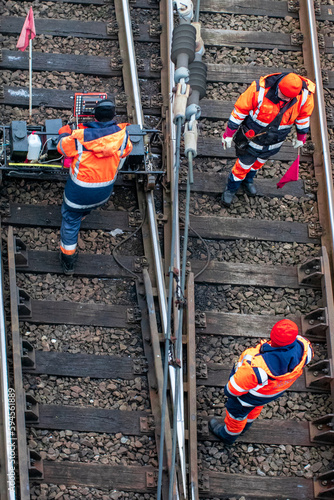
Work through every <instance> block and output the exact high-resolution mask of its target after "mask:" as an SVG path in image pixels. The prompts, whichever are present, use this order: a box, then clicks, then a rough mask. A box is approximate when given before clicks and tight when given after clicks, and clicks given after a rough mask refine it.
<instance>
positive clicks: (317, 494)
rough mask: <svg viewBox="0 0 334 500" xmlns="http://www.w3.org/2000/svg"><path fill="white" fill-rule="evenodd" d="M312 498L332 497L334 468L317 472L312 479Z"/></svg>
mask: <svg viewBox="0 0 334 500" xmlns="http://www.w3.org/2000/svg"><path fill="white" fill-rule="evenodd" d="M313 489H314V498H334V470H333V469H332V470H329V471H326V472H323V473H322V474H319V475H318V477H316V478H314V479H313Z"/></svg>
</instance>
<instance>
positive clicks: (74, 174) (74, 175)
mask: <svg viewBox="0 0 334 500" xmlns="http://www.w3.org/2000/svg"><path fill="white" fill-rule="evenodd" d="M75 142H76V145H77V150H78V158H77V161H76V162H75V164H74V172H72V171H71V179H72V180H73V181H74V182H75V181H76V178H77V176H78V174H79V167H80V162H81V157H82V153H83V146H82V144H81V142H79V141H78V140H77V139H75Z"/></svg>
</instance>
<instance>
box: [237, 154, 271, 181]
mask: <svg viewBox="0 0 334 500" xmlns="http://www.w3.org/2000/svg"><path fill="white" fill-rule="evenodd" d="M265 162H266V160H263V159H262V158H257V159H256V160H255V161H254V162H253V163H251V164H250V165H247V164H245V163H243V162H242V161H241V160H240V159H239V158H237V161H236V162H235V164H234V166H233V168H232V175H233V179H234V181H243V180H244V179H245V177H246V175H247V174H248V172H250V171H251V170H260V168H262V167H263V165H264V164H265Z"/></svg>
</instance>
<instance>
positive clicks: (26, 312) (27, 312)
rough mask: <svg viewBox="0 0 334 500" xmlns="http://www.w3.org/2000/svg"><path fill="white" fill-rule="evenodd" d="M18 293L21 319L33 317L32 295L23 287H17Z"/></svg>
mask: <svg viewBox="0 0 334 500" xmlns="http://www.w3.org/2000/svg"><path fill="white" fill-rule="evenodd" d="M17 294H18V301H17V302H18V307H17V309H18V313H19V317H20V319H21V320H22V319H28V318H31V316H32V314H31V299H30V295H29V294H28V293H27V292H26V291H25V290H23V289H22V288H17Z"/></svg>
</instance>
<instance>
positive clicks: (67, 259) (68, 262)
mask: <svg viewBox="0 0 334 500" xmlns="http://www.w3.org/2000/svg"><path fill="white" fill-rule="evenodd" d="M77 260H78V252H75V253H74V254H72V255H66V253H63V252H62V251H61V252H60V263H61V267H62V268H63V272H64V274H67V275H70V274H73V273H74V265H75V263H76V261H77Z"/></svg>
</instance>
